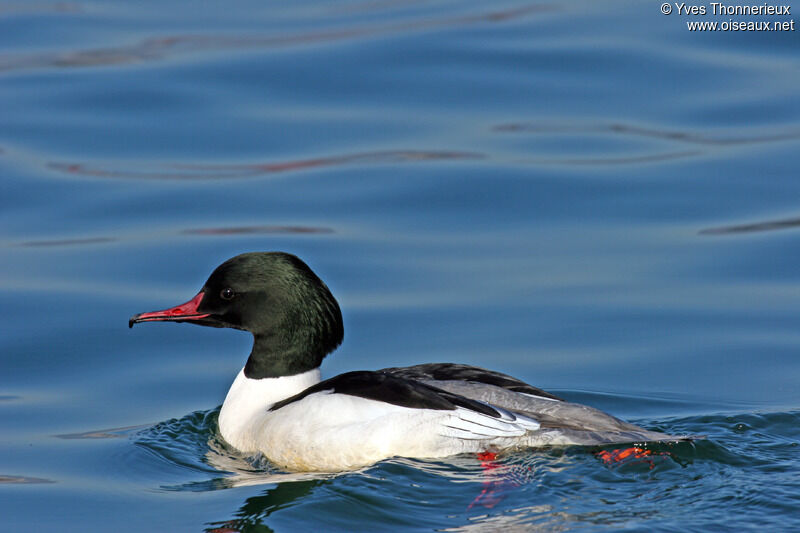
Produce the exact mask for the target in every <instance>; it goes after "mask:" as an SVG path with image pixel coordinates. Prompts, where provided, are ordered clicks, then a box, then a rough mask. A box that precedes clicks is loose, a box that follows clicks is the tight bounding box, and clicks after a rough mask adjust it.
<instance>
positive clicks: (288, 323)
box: [129, 252, 344, 379]
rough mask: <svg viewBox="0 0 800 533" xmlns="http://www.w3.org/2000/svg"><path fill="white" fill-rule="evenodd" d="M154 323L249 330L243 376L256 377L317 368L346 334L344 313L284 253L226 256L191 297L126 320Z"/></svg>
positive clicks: (322, 287)
mask: <svg viewBox="0 0 800 533" xmlns="http://www.w3.org/2000/svg"><path fill="white" fill-rule="evenodd" d="M154 321H171V322H191V323H194V324H200V325H203V326H212V327H218V328H236V329H242V330H245V331H249V332H250V333H252V334H253V337H254V338H255V342H254V344H253V351H252V353H251V354H250V358H249V359H248V361H247V365H246V366H245V374H246V375H247V377H249V378H254V379H258V378H264V377H277V376H287V375H294V374H299V373H301V372H305V371H308V370H311V369H313V368H316V367H318V366H319V365H320V364H321V363H322V359H323V358H324V357H325V356H326V355H328V354H329V353H331V352H332V351H333V350H335V349H336V347H337V346H339V344H341V342H342V337H343V336H344V329H343V325H342V313H341V311H340V310H339V304H338V303H336V299H334V297H333V295H332V294H331V292H330V290H328V287H327V286H325V284H324V283H323V282H322V280H320V279H319V278H318V277H317V275H316V274H314V272H312V271H311V269H310V268H309V267H308V265H306V264H305V263H304V262H303V261H301V260H300V259H298V258H297V257H295V256H294V255H291V254H287V253H283V252H253V253H246V254H241V255H237V256H236V257H233V258H231V259H228V260H227V261H225V262H224V263H222V264H221V265H220V266H218V267H217V268H216V270H214V272H213V273H212V274H211V276H210V277H209V278H208V281H206V283H205V285H204V286H203V289H202V290H201V291H200V292H199V293H198V294H197V296H195V297H194V298H193V299H192V300H190V301H188V302H186V303H185V304H181V305H179V306H177V307H173V308H171V309H165V310H163V311H154V312H151V313H140V314H138V315H134V316H133V317H131V319H130V322H129V324H130V326H133V324H136V323H138V322H154Z"/></svg>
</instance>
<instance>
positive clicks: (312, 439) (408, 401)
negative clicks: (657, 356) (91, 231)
mask: <svg viewBox="0 0 800 533" xmlns="http://www.w3.org/2000/svg"><path fill="white" fill-rule="evenodd" d="M157 321H169V322H189V323H192V324H199V325H202V326H212V327H218V328H235V329H241V330H245V331H249V332H250V333H252V334H253V337H254V339H255V340H254V343H253V349H252V351H251V353H250V357H249V358H248V359H247V363H246V364H245V366H244V368H243V369H242V370H241V371H240V372H239V374H238V375H237V376H236V379H235V380H234V382H233V385H232V386H231V388H230V390H229V391H228V394H227V396H226V398H225V402H224V403H223V405H222V410H221V411H220V413H219V431H220V434H221V435H222V437H223V438H224V439H225V441H227V442H228V444H230V445H231V446H233V447H234V448H236V449H237V450H239V451H241V452H245V453H256V452H261V453H263V454H264V456H266V457H267V459H269V460H270V461H271V462H272V463H274V464H275V465H277V466H279V467H282V468H284V469H286V470H289V471H319V472H337V471H344V470H352V469H356V468H360V467H363V466H368V465H371V464H373V463H375V462H377V461H380V460H382V459H387V458H390V457H412V458H440V457H445V456H449V455H455V454H460V453H467V452H478V453H480V452H484V451H493V452H496V451H501V450H506V449H510V448H519V447H540V446H549V445H570V444H573V445H599V444H612V443H627V442H645V441H676V440H683V439H685V438H686V437H680V436H673V435H667V434H665V433H659V432H655V431H649V430H646V429H643V428H641V427H638V426H635V425H633V424H629V423H627V422H623V421H622V420H619V419H618V418H615V417H613V416H611V415H608V414H606V413H604V412H602V411H599V410H597V409H594V408H592V407H588V406H585V405H580V404H576V403H571V402H567V401H564V400H562V399H561V398H559V397H557V396H555V395H553V394H550V393H548V392H545V391H543V390H541V389H538V388H536V387H532V386H531V385H528V384H527V383H524V382H522V381H520V380H518V379H515V378H513V377H511V376H507V375H505V374H501V373H499V372H494V371H491V370H485V369H483V368H478V367H474V366H467V365H459V364H450V363H431V364H423V365H417V366H410V367H404V368H385V369H383V370H378V371H356V372H347V373H345V374H341V375H339V376H336V377H334V378H330V379H326V380H324V381H322V380H321V378H320V370H319V367H320V365H321V364H322V360H323V359H324V358H325V356H326V355H328V354H329V353H331V352H333V351H334V350H335V349H336V348H337V347H338V346H339V344H341V342H342V337H343V335H344V329H343V324H342V314H341V311H340V310H339V304H338V303H337V302H336V300H335V299H334V297H333V295H332V294H331V292H330V290H329V289H328V287H327V286H326V285H325V283H323V282H322V280H320V279H319V278H318V277H317V276H316V274H314V272H312V271H311V269H310V268H309V267H308V265H306V264H305V263H304V262H303V261H301V260H300V259H299V258H297V257H295V256H294V255H291V254H287V253H283V252H254V253H245V254H241V255H238V256H236V257H233V258H231V259H229V260H227V261H225V262H224V263H223V264H221V265H220V266H219V267H217V268H216V270H214V272H213V273H212V274H211V276H210V277H209V278H208V281H206V283H205V285H204V286H203V288H202V289H201V290H200V292H199V293H198V294H197V295H196V296H195V297H194V298H192V299H191V300H189V301H188V302H186V303H184V304H181V305H178V306H176V307H172V308H170V309H165V310H163V311H153V312H149V313H140V314H137V315H134V316H133V317H131V319H130V321H129V326H130V327H133V325H134V324H136V323H139V322H157Z"/></svg>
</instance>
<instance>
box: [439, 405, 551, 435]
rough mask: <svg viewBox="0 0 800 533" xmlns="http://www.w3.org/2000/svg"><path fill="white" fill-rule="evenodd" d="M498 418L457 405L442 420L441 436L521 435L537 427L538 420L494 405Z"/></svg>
mask: <svg viewBox="0 0 800 533" xmlns="http://www.w3.org/2000/svg"><path fill="white" fill-rule="evenodd" d="M491 407H492V408H493V409H495V410H496V411H497V412H499V413H500V418H495V417H493V416H489V415H485V414H483V413H478V412H476V411H472V410H470V409H464V408H461V407H459V408H458V409H456V410H455V412H453V414H452V415H451V416H449V417H448V418H447V419H446V421H444V422H443V424H442V426H443V430H444V431H443V432H441V433H440V435H441V436H443V437H454V438H457V439H464V440H487V439H494V438H505V437H521V436H522V435H524V434H525V433H527V432H529V431H536V430H537V429H539V427H540V425H539V422H537V421H536V420H534V419H533V418H530V417H527V416H523V415H519V414H514V413H512V412H510V411H506V410H505V409H502V408H499V407H497V406H495V405H492V406H491Z"/></svg>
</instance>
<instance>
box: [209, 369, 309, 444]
mask: <svg viewBox="0 0 800 533" xmlns="http://www.w3.org/2000/svg"><path fill="white" fill-rule="evenodd" d="M319 381H320V373H319V368H315V369H314V370H309V371H308V372H304V373H302V374H297V375H295V376H283V377H279V378H264V379H250V378H248V377H247V376H245V375H244V369H242V370H241V371H240V372H239V375H237V376H236V379H235V380H234V381H233V385H231V388H230V390H229V391H228V395H227V396H226V397H225V402H224V403H223V404H222V410H220V412H219V431H220V433H221V434H222V438H224V439H225V440H226V441H227V442H228V444H230V445H232V446H233V447H234V448H236V449H238V450H240V451H243V452H255V451H259V450H260V449H261V447H260V446H259V445H258V442H257V437H256V431H257V429H258V428H260V427H261V426H262V425H263V419H264V417H266V416H267V413H269V408H270V407H271V406H272V405H273V404H275V403H276V402H279V401H281V400H285V399H286V398H289V397H290V396H294V395H295V394H297V393H299V392H302V391H304V390H305V389H307V388H308V387H310V386H312V385H314V384H316V383H319Z"/></svg>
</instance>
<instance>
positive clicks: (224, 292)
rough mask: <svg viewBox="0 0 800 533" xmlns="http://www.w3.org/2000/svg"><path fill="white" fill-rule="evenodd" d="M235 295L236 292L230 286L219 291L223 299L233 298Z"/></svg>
mask: <svg viewBox="0 0 800 533" xmlns="http://www.w3.org/2000/svg"><path fill="white" fill-rule="evenodd" d="M234 296H236V293H235V292H234V291H233V289H231V288H230V287H228V288H226V289H222V290H221V291H220V293H219V297H220V298H222V299H223V300H232V299H233V297H234Z"/></svg>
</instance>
